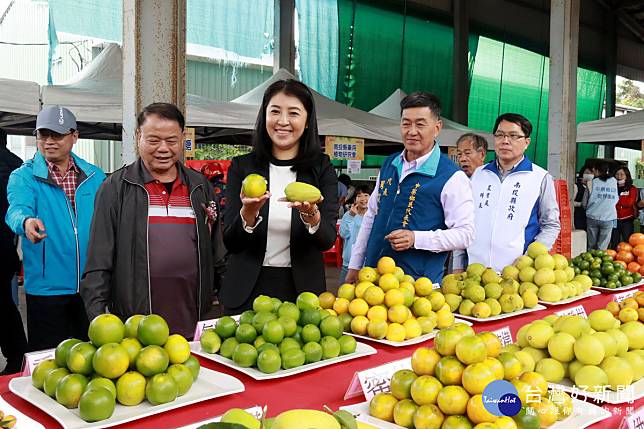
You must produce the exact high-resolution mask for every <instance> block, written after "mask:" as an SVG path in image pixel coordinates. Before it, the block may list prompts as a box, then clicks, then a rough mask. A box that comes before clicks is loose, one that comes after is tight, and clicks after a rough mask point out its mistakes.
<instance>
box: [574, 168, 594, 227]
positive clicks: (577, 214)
mask: <svg viewBox="0 0 644 429" xmlns="http://www.w3.org/2000/svg"><path fill="white" fill-rule="evenodd" d="M594 177H595V175H594V174H593V170H592V169H591V168H590V167H588V166H584V168H582V169H581V170H579V174H578V175H577V179H576V180H575V184H574V185H573V195H574V196H575V197H574V199H573V208H574V221H575V224H574V227H575V229H583V230H584V231H585V230H586V209H585V208H584V207H585V206H586V205H587V204H588V196H589V195H590V191H589V190H588V183H589V182H591V181H592V180H593V178H594Z"/></svg>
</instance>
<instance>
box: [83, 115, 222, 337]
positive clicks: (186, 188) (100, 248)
mask: <svg viewBox="0 0 644 429" xmlns="http://www.w3.org/2000/svg"><path fill="white" fill-rule="evenodd" d="M184 126H185V120H184V116H183V113H181V111H180V110H179V109H178V108H177V106H175V105H173V104H168V103H154V104H150V105H149V106H147V107H145V108H144V109H143V111H142V112H141V113H139V115H138V116H137V128H136V132H135V138H136V142H137V145H138V152H139V155H140V158H139V159H138V160H136V161H134V162H133V163H132V164H130V165H127V166H125V167H123V168H121V169H119V170H117V171H115V172H114V173H112V174H111V175H110V177H109V178H108V179H107V180H106V181H105V183H104V184H103V186H101V189H100V190H99V192H98V195H97V196H96V211H95V213H94V219H93V220H92V231H91V239H90V250H89V254H88V257H87V265H86V267H85V274H84V276H83V281H82V283H81V288H80V292H81V295H82V297H83V301H84V302H85V306H86V307H87V313H88V315H89V316H90V317H95V316H97V315H99V314H102V313H105V312H106V311H109V312H110V313H112V314H115V315H117V316H118V317H120V318H121V319H122V320H125V319H127V318H128V317H130V316H132V315H134V314H150V313H155V314H158V315H160V316H161V317H163V318H164V319H165V320H166V321H167V322H168V326H169V327H170V332H172V333H178V334H181V335H183V336H184V337H187V338H192V335H193V333H194V330H195V325H196V323H197V321H199V320H201V319H202V315H203V314H205V313H206V312H207V311H208V310H209V309H210V307H211V305H212V302H213V298H212V294H213V290H216V289H217V284H218V283H219V282H220V279H221V276H222V274H223V271H224V269H225V266H224V255H225V248H224V245H223V240H222V233H221V222H220V220H219V215H220V212H219V207H218V206H217V204H216V202H215V195H214V192H213V190H212V187H211V186H210V183H208V181H207V180H206V177H205V176H204V175H203V174H201V173H199V172H197V171H194V170H192V169H191V168H186V167H185V166H184V165H183V164H182V163H181V161H180V159H181V153H182V151H183V143H184V134H183V132H184Z"/></svg>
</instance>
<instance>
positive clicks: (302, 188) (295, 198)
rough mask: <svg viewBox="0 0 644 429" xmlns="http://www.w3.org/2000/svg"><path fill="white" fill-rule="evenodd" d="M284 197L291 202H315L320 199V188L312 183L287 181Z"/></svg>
mask: <svg viewBox="0 0 644 429" xmlns="http://www.w3.org/2000/svg"><path fill="white" fill-rule="evenodd" d="M284 194H285V195H286V199H287V200H288V201H290V202H292V203H294V202H301V203H303V202H305V201H307V202H309V203H316V202H318V201H319V200H320V197H321V196H322V194H321V193H320V190H319V189H318V188H316V187H315V186H313V185H309V184H308V183H302V182H293V183H289V184H288V185H287V186H286V188H285V189H284Z"/></svg>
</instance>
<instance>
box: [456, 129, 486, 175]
mask: <svg viewBox="0 0 644 429" xmlns="http://www.w3.org/2000/svg"><path fill="white" fill-rule="evenodd" d="M485 155H487V140H485V139H484V138H483V137H481V136H479V135H478V134H474V133H467V134H463V135H462V136H460V137H459V138H458V141H457V142H456V156H457V157H458V164H459V166H460V167H461V169H462V170H463V171H464V172H465V174H467V177H472V174H474V170H476V169H477V168H479V167H480V166H482V165H483V164H485Z"/></svg>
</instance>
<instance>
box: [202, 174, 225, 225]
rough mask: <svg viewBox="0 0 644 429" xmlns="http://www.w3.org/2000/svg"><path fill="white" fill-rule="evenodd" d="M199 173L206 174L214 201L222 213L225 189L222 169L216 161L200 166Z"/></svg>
mask: <svg viewBox="0 0 644 429" xmlns="http://www.w3.org/2000/svg"><path fill="white" fill-rule="evenodd" d="M201 173H202V174H203V175H204V176H206V178H207V179H208V181H209V182H210V184H211V185H212V188H213V191H214V192H215V202H216V203H217V205H218V206H219V209H220V210H221V211H222V213H223V210H224V206H225V205H226V198H224V192H225V190H226V182H225V181H224V169H223V168H222V166H221V164H219V163H218V162H213V163H207V164H204V165H203V166H202V167H201ZM220 220H221V219H220Z"/></svg>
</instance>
